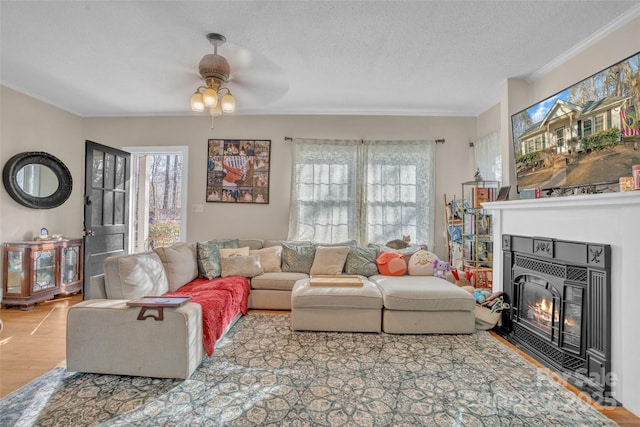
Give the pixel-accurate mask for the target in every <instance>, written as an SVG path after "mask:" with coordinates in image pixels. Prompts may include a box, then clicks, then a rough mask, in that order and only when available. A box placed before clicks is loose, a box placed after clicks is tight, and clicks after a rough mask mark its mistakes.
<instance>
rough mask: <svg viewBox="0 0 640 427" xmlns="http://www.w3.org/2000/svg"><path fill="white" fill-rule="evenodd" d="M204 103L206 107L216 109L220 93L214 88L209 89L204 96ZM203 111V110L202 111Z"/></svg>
mask: <svg viewBox="0 0 640 427" xmlns="http://www.w3.org/2000/svg"><path fill="white" fill-rule="evenodd" d="M202 102H203V103H204V106H205V107H209V108H212V107H215V106H216V105H218V92H216V90H215V89H214V88H212V87H207V88H206V89H205V90H204V93H203V94H202ZM200 111H202V110H200Z"/></svg>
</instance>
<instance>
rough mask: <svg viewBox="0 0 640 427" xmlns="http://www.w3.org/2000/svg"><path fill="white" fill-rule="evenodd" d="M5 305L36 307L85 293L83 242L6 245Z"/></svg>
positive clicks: (3, 297)
mask: <svg viewBox="0 0 640 427" xmlns="http://www.w3.org/2000/svg"><path fill="white" fill-rule="evenodd" d="M3 257H4V263H3V266H4V274H3V283H2V286H3V292H2V304H3V305H6V306H9V305H19V306H21V307H22V308H24V309H28V308H30V307H32V306H33V304H35V303H37V302H39V301H44V300H48V299H51V298H53V297H54V296H56V295H58V294H61V293H65V294H69V293H75V292H79V291H80V290H81V289H82V239H64V240H52V241H37V242H12V243H4V244H3Z"/></svg>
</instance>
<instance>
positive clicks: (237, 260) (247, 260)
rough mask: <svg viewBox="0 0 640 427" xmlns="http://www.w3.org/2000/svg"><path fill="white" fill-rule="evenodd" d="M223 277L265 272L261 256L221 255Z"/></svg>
mask: <svg viewBox="0 0 640 427" xmlns="http://www.w3.org/2000/svg"><path fill="white" fill-rule="evenodd" d="M220 265H221V266H222V277H227V276H244V277H254V276H258V275H260V274H262V273H263V270H262V265H261V264H260V257H258V256H242V255H236V256H229V257H221V258H220Z"/></svg>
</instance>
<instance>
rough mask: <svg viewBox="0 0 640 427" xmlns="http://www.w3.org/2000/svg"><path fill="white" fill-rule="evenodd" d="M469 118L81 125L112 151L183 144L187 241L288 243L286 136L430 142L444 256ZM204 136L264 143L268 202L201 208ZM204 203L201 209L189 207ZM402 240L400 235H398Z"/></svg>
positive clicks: (465, 160) (465, 161) (466, 156)
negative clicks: (267, 144)
mask: <svg viewBox="0 0 640 427" xmlns="http://www.w3.org/2000/svg"><path fill="white" fill-rule="evenodd" d="M475 128H476V119H475V118H472V117H381V116H375V117H373V116H304V115H299V116H298V115H294V116H225V117H222V118H218V119H216V122H215V127H214V130H213V131H212V130H211V129H210V121H209V118H208V116H206V115H201V116H190V117H162V118H93V119H85V120H84V136H85V138H86V139H90V140H92V141H95V142H98V143H100V144H105V145H109V146H113V147H117V148H120V147H124V146H137V145H187V146H188V147H189V194H188V205H189V206H188V218H187V223H188V232H187V239H188V240H189V241H196V240H203V239H210V238H214V237H257V238H286V237H287V232H288V222H289V193H290V189H291V185H290V181H291V162H292V144H291V143H290V142H286V141H285V140H284V138H285V136H290V137H305V138H336V139H339V138H357V139H438V138H444V139H445V140H446V142H445V143H444V144H437V145H436V158H437V162H436V163H437V166H436V195H437V200H436V202H437V203H436V222H435V223H436V236H435V237H436V246H435V251H436V252H437V253H438V255H439V256H442V257H445V256H446V247H445V243H444V234H443V229H444V219H443V205H442V194H444V193H447V194H448V197H451V195H452V194H454V193H456V194H458V195H459V194H460V182H462V181H464V180H469V179H472V178H473V161H472V160H473V159H472V151H471V150H470V149H469V147H468V143H469V141H473V139H474V137H475ZM209 138H232V139H237V138H247V139H270V140H271V144H272V152H271V171H272V174H271V182H270V194H269V196H270V197H269V198H270V203H269V204H268V205H254V204H250V205H246V204H226V203H206V201H205V189H206V188H205V184H206V154H207V139H209ZM199 206H202V207H203V212H202V213H196V212H195V210H196V209H195V208H197V207H199ZM400 237H401V236H398V238H400Z"/></svg>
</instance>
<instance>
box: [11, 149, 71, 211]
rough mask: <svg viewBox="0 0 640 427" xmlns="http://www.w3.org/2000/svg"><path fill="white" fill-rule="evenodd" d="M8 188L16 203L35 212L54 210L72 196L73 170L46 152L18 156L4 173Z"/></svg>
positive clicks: (12, 159) (13, 158)
mask: <svg viewBox="0 0 640 427" xmlns="http://www.w3.org/2000/svg"><path fill="white" fill-rule="evenodd" d="M2 181H3V183H4V188H5V189H6V190H7V192H8V193H9V195H10V196H11V197H12V198H13V200H15V201H16V202H18V203H20V204H21V205H23V206H26V207H29V208H34V209H51V208H55V207H57V206H60V205H61V204H63V203H64V202H65V201H66V200H67V199H68V198H69V196H70V195H71V187H72V182H73V181H72V178H71V173H70V172H69V169H67V167H66V166H65V165H64V163H62V162H61V161H60V160H59V159H58V158H56V157H54V156H52V155H51V154H48V153H43V152H34V151H31V152H25V153H20V154H16V155H15V156H13V157H12V158H11V159H9V161H8V162H7V163H6V164H5V166H4V169H3V171H2Z"/></svg>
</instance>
